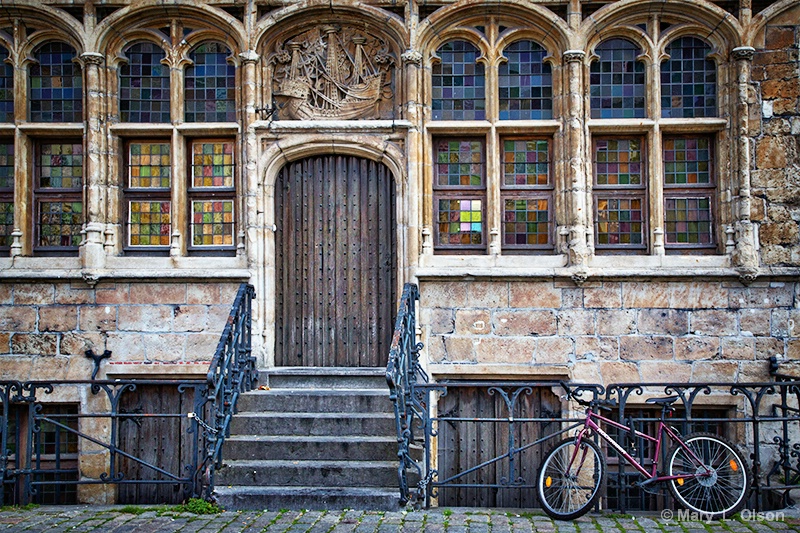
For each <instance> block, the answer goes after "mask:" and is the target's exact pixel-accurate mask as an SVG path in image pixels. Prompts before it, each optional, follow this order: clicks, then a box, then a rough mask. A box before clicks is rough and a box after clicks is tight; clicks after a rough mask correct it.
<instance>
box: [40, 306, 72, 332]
mask: <svg viewBox="0 0 800 533" xmlns="http://www.w3.org/2000/svg"><path fill="white" fill-rule="evenodd" d="M77 328H78V307H77V306H74V305H55V306H47V307H41V308H40V309H39V331H41V332H47V331H72V330H74V329H77Z"/></svg>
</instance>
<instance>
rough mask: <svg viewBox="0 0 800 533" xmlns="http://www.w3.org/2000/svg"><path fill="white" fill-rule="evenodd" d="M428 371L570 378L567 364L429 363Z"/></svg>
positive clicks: (530, 378) (440, 374) (437, 375)
mask: <svg viewBox="0 0 800 533" xmlns="http://www.w3.org/2000/svg"><path fill="white" fill-rule="evenodd" d="M426 371H427V372H428V373H429V374H430V375H431V376H432V377H435V378H440V379H452V378H465V379H481V378H482V379H487V378H488V379H492V380H501V379H516V380H526V381H536V380H543V381H553V380H560V379H569V376H570V370H569V368H568V367H567V366H566V365H541V366H539V365H537V366H532V365H508V364H464V363H429V364H428V366H427V368H426Z"/></svg>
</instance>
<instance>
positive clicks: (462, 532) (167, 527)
mask: <svg viewBox="0 0 800 533" xmlns="http://www.w3.org/2000/svg"><path fill="white" fill-rule="evenodd" d="M665 513H667V514H668V513H669V511H666V512H665ZM668 518H669V517H668V516H667V517H666V518H665V517H664V516H658V515H641V516H632V515H612V514H606V515H587V516H584V517H582V518H580V519H578V520H574V521H571V522H561V521H554V520H551V519H549V518H548V517H546V516H544V515H542V514H540V513H538V512H521V511H520V512H515V511H506V510H500V509H432V510H429V511H411V512H402V511H401V512H380V511H353V510H343V511H241V512H237V511H225V512H222V513H220V514H216V515H195V514H189V513H181V512H177V511H176V510H175V509H174V508H169V507H163V508H156V507H133V506H126V507H122V506H105V507H99V506H69V507H38V508H35V509H30V510H24V509H18V508H3V509H2V510H0V532H6V531H8V532H17V531H26V532H46V533H57V532H71V533H78V532H84V531H98V532H99V531H103V532H109V533H156V532H157V533H167V532H181V533H183V532H187V533H189V532H225V533H240V532H241V533H244V532H247V533H255V532H266V533H272V532H287V533H289V532H291V533H300V532H310V533H361V532H364V533H367V532H368V533H399V532H418V531H419V532H428V533H444V532H447V533H526V532H529V533H537V532H541V533H584V532H586V531H591V532H593V533H611V532H613V533H634V532H637V533H638V532H640V533H793V532H800V514H798V512H797V511H793V510H788V511H784V512H780V511H777V512H773V513H763V514H762V515H754V513H749V512H747V511H744V512H743V513H742V514H741V515H740V516H739V517H738V518H736V519H731V520H714V521H704V520H682V519H675V518H669V519H668ZM682 518H687V517H682Z"/></svg>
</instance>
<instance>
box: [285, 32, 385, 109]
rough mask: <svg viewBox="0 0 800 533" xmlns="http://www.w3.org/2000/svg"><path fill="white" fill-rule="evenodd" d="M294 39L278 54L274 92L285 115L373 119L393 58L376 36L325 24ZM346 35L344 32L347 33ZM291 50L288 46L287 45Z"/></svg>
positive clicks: (382, 94) (383, 93)
mask: <svg viewBox="0 0 800 533" xmlns="http://www.w3.org/2000/svg"><path fill="white" fill-rule="evenodd" d="M309 33H310V34H311V35H309V34H305V35H304V37H306V38H305V39H302V40H299V39H295V40H291V41H289V42H288V43H286V45H285V48H280V49H278V51H277V53H276V54H274V56H273V58H274V60H275V62H276V63H279V64H282V65H283V66H282V68H279V69H277V70H278V72H277V73H276V74H277V75H276V78H275V82H274V88H273V95H274V96H275V100H276V101H277V103H278V109H279V113H280V115H281V116H282V118H288V119H294V120H308V119H328V120H333V119H339V120H348V119H355V118H370V117H371V116H374V115H375V114H376V113H377V112H378V104H379V102H380V101H381V99H383V98H385V97H387V96H391V89H390V88H389V89H388V95H387V85H388V82H390V81H391V80H389V76H390V72H389V68H390V67H391V65H392V63H393V60H392V58H391V57H390V56H389V55H388V54H387V53H386V52H385V50H384V49H382V48H380V49H376V48H377V45H378V44H379V43H378V42H377V40H376V39H374V38H373V39H368V38H367V37H366V36H364V35H359V34H356V35H350V34H351V33H352V32H350V31H346V32H342V31H341V29H340V28H338V27H336V26H323V27H321V28H320V29H319V30H313V31H312V32H309ZM342 34H343V35H342ZM287 49H288V50H287Z"/></svg>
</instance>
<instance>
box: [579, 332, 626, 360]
mask: <svg viewBox="0 0 800 533" xmlns="http://www.w3.org/2000/svg"><path fill="white" fill-rule="evenodd" d="M575 356H576V357H577V358H578V359H592V360H593V359H606V360H611V361H615V360H617V359H619V339H618V338H616V337H575Z"/></svg>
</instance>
